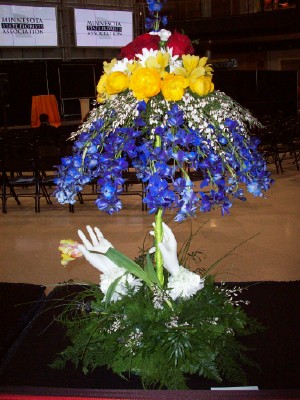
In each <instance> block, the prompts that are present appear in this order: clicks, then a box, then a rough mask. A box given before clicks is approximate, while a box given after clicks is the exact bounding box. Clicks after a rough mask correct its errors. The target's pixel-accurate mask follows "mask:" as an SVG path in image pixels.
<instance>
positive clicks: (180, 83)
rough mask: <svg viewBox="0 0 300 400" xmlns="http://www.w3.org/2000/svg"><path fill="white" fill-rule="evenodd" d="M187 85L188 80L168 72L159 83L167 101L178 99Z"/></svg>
mask: <svg viewBox="0 0 300 400" xmlns="http://www.w3.org/2000/svg"><path fill="white" fill-rule="evenodd" d="M188 86H189V81H188V80H187V79H186V78H185V77H183V76H180V75H173V74H168V75H167V76H166V77H165V78H164V80H163V81H162V84H161V91H162V94H163V96H164V98H165V99H166V100H167V101H178V100H181V99H182V96H183V95H184V89H185V88H187V87H188Z"/></svg>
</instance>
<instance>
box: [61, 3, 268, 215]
mask: <svg viewBox="0 0 300 400" xmlns="http://www.w3.org/2000/svg"><path fill="white" fill-rule="evenodd" d="M154 3H155V2H153V7H154ZM221 99H222V100H218V99H217V100H216V97H215V96H212V99H211V101H212V102H213V103H214V105H215V104H216V101H219V102H220V104H219V108H220V109H222V103H221V101H224V102H226V101H228V100H227V98H225V97H221ZM206 102H207V104H208V106H207V107H208V109H207V110H206V108H205V107H206V106H205V105H204V106H202V109H201V108H200V109H198V110H197V113H198V114H197V115H198V117H197V121H201V118H204V119H205V123H204V127H203V126H202V125H201V123H200V122H197V123H193V124H190V118H191V116H192V113H191V106H188V107H189V108H186V109H185V108H184V105H183V104H182V103H175V102H164V103H160V102H159V101H158V100H157V99H155V98H154V99H153V103H152V101H151V100H149V101H148V102H147V103H146V102H145V101H139V102H136V103H135V107H134V108H133V110H132V114H130V118H128V120H126V121H123V120H122V121H123V122H122V123H121V124H120V125H118V124H116V121H118V118H120V120H121V119H122V118H121V115H120V114H118V112H117V110H116V109H115V108H114V107H111V106H110V103H108V105H107V109H106V108H105V107H106V105H102V106H101V107H102V108H103V111H100V115H101V116H100V117H98V116H97V112H95V115H96V116H95V119H94V121H93V122H92V123H90V125H89V126H88V127H86V126H85V127H84V128H83V129H82V130H81V132H80V134H79V135H77V139H76V140H75V142H74V147H73V149H74V155H73V156H71V157H65V158H64V159H63V160H62V164H61V166H59V167H58V176H57V178H56V184H57V189H56V196H57V199H58V201H59V202H61V203H71V204H73V203H74V202H75V198H76V195H77V194H78V193H79V192H80V191H81V190H83V187H84V185H86V184H88V183H90V182H92V181H94V180H95V179H96V180H97V181H98V188H99V190H98V199H97V200H96V205H97V207H98V208H99V210H102V211H105V212H107V213H109V214H112V213H113V212H117V211H119V210H120V209H121V208H122V203H121V201H120V195H121V193H122V190H123V187H124V179H123V171H126V170H127V169H128V166H129V165H130V166H132V167H133V168H135V171H136V175H137V177H138V178H139V179H141V181H143V182H144V184H145V187H146V189H145V194H144V200H143V201H144V202H145V204H147V206H148V209H149V212H150V213H151V214H152V213H156V212H157V210H159V209H161V208H162V209H167V208H169V209H175V210H177V213H176V216H175V220H176V221H183V220H184V219H186V218H188V217H193V216H195V215H196V211H197V209H198V210H200V211H201V212H208V211H210V210H212V209H214V208H216V207H218V208H220V209H221V212H222V214H223V215H225V214H227V213H228V212H229V209H230V208H231V206H232V200H233V199H240V200H243V201H244V200H245V199H246V197H245V195H244V190H243V187H241V185H243V186H244V188H245V189H247V191H248V192H249V193H251V194H252V195H254V196H259V197H261V196H263V193H264V192H265V191H267V190H268V188H269V187H270V185H271V184H272V180H271V178H270V173H269V172H268V170H267V168H266V162H265V160H264V159H263V157H262V156H261V154H260V153H259V152H258V151H257V149H258V145H259V141H258V140H257V139H255V138H253V137H252V136H248V134H247V132H246V129H245V125H243V123H242V122H241V121H242V116H240V117H239V121H237V120H236V119H234V118H233V117H231V118H228V117H227V116H226V115H227V114H228V113H227V114H226V113H225V114H224V116H222V117H218V122H217V118H215V117H214V114H213V113H214V112H213V111H211V109H210V108H209V102H210V99H209V96H207V100H206ZM161 108H162V109H161ZM216 108H217V109H218V107H216ZM156 109H158V110H159V111H158V112H157V111H156ZM201 110H202V111H201ZM201 113H203V115H202V114H201ZM220 118H221V119H220ZM156 138H159V139H160V145H159V146H157V144H156ZM194 171H195V172H196V173H197V174H198V175H199V174H200V175H201V179H200V182H195V183H193V182H192V179H191V177H190V174H191V173H193V172H194Z"/></svg>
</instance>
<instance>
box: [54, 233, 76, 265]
mask: <svg viewBox="0 0 300 400" xmlns="http://www.w3.org/2000/svg"><path fill="white" fill-rule="evenodd" d="M58 250H59V251H60V252H61V265H63V266H64V267H65V266H66V265H67V264H68V263H69V262H70V261H73V260H75V259H76V258H80V257H82V253H81V252H80V251H79V250H78V243H77V242H75V241H74V240H71V239H67V240H61V241H60V244H59V247H58Z"/></svg>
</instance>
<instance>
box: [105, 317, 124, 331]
mask: <svg viewBox="0 0 300 400" xmlns="http://www.w3.org/2000/svg"><path fill="white" fill-rule="evenodd" d="M121 327H122V321H121V320H120V319H118V318H116V319H115V321H114V322H113V323H112V324H111V326H110V327H109V328H108V329H107V330H106V331H107V333H113V332H117V331H118V330H119V329H121Z"/></svg>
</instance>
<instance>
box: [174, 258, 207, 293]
mask: <svg viewBox="0 0 300 400" xmlns="http://www.w3.org/2000/svg"><path fill="white" fill-rule="evenodd" d="M203 286H204V280H203V279H202V278H201V277H200V275H198V274H195V273H194V272H191V271H189V270H188V269H186V268H184V267H182V266H180V267H179V271H178V272H177V273H176V274H175V275H170V277H169V280H168V289H169V291H168V294H169V296H170V297H171V299H173V300H176V299H178V298H179V297H180V298H182V299H189V298H190V297H192V296H194V294H196V293H197V292H198V291H199V290H201V289H202V288H203Z"/></svg>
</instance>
